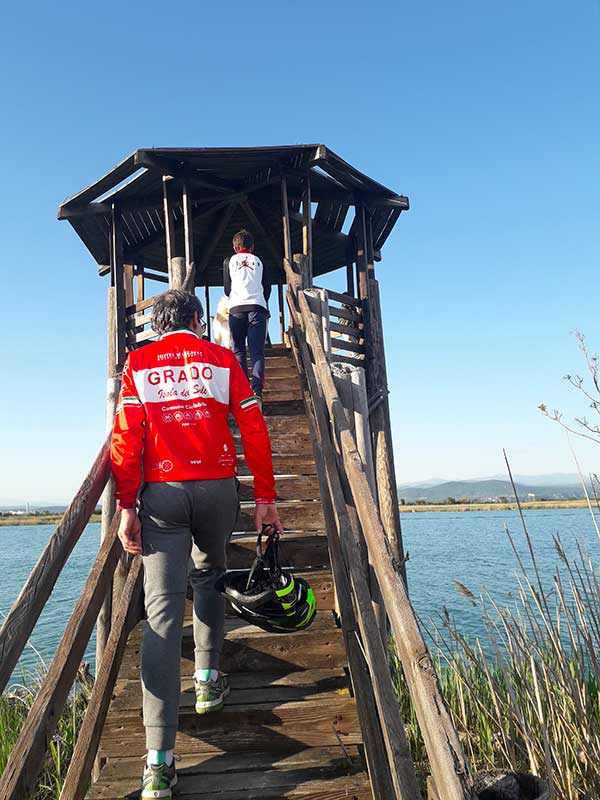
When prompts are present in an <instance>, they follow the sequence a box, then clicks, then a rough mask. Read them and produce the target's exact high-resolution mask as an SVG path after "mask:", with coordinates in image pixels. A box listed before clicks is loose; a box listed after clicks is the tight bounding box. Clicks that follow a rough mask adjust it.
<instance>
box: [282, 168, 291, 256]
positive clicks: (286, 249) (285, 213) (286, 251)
mask: <svg viewBox="0 0 600 800" xmlns="http://www.w3.org/2000/svg"><path fill="white" fill-rule="evenodd" d="M281 220H282V224H283V258H284V268H285V265H286V264H287V266H288V268H289V269H290V270H292V271H293V269H294V263H293V255H292V233H291V229H290V207H289V203H288V192H287V178H286V177H285V175H283V176H282V178H281Z"/></svg>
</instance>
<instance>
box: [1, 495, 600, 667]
mask: <svg viewBox="0 0 600 800" xmlns="http://www.w3.org/2000/svg"><path fill="white" fill-rule="evenodd" d="M526 520H527V524H528V527H529V531H530V533H531V536H532V539H533V541H534V546H535V550H536V555H537V558H538V564H539V566H540V569H541V572H542V575H543V576H544V577H545V578H546V579H548V580H550V578H551V576H552V573H553V570H554V569H555V567H556V563H557V560H558V559H557V556H556V553H555V550H554V544H553V541H552V536H553V535H555V534H560V536H561V539H562V542H563V546H564V548H565V550H566V551H567V553H572V554H574V553H575V547H576V542H577V540H579V541H580V542H582V543H584V544H585V545H586V546H587V548H588V549H589V551H590V553H591V554H592V556H593V558H594V560H595V561H598V560H600V541H599V540H598V537H597V535H596V532H595V529H594V527H593V524H592V521H591V518H590V515H589V512H588V511H587V510H585V509H558V510H548V511H539V510H535V511H528V512H527V514H526ZM505 525H507V526H508V527H509V529H510V531H511V533H512V534H513V535H514V538H515V539H516V543H517V546H518V548H519V550H520V552H521V553H522V554H523V558H524V560H525V561H526V563H529V557H528V553H527V549H526V545H525V540H524V536H523V533H522V530H521V525H520V521H519V518H518V514H517V512H513V511H498V512H495V511H483V512H443V513H441V512H440V513H435V512H423V513H404V514H403V515H402V526H403V535H404V541H405V547H406V549H407V550H408V551H409V553H410V560H409V562H408V574H409V586H410V593H411V598H412V601H413V604H414V606H415V608H416V610H417V612H418V613H419V614H420V615H421V616H422V617H423V618H425V619H426V618H428V617H429V616H430V615H432V614H434V613H435V612H436V611H439V610H441V609H442V607H443V606H446V608H448V610H449V611H450V613H451V614H452V616H453V617H454V618H455V620H456V621H457V623H458V626H459V628H460V629H461V631H462V632H463V633H466V634H469V635H480V634H481V633H482V627H481V623H480V618H479V612H478V610H477V609H476V608H474V607H473V606H472V605H471V603H469V602H468V601H467V600H466V599H465V598H463V597H462V596H461V595H459V594H458V593H457V591H456V589H455V587H454V584H453V583H452V581H453V580H457V581H460V582H461V583H463V584H465V585H466V586H467V587H468V588H469V589H470V590H471V591H472V592H473V593H474V594H475V595H477V594H478V593H479V592H480V591H481V589H482V587H483V586H485V587H487V588H488V589H489V590H490V591H491V593H492V594H493V595H494V597H495V598H496V599H497V600H498V601H499V602H500V604H502V603H505V604H509V603H510V598H509V597H507V593H508V592H510V591H512V590H514V589H515V586H516V582H515V579H514V572H515V569H516V563H515V559H514V555H513V553H512V551H511V548H510V544H509V542H508V538H507V536H506V534H505V531H504V526H505ZM99 529H100V526H99V525H89V526H88V527H87V529H86V531H85V532H84V534H83V536H82V537H81V540H80V541H79V543H78V545H77V547H76V548H75V550H74V552H73V554H72V555H71V558H70V559H69V561H68V562H67V566H66V567H65V569H64V571H63V574H62V575H61V578H60V579H59V582H58V583H57V586H56V588H55V590H54V592H53V595H52V598H51V601H50V602H49V603H48V605H47V607H46V609H45V611H44V613H43V615H42V616H41V618H40V620H39V622H38V625H37V626H36V628H35V630H34V633H33V636H32V639H31V641H32V644H33V645H34V646H35V648H36V649H37V650H38V651H39V653H40V656H41V657H42V658H43V659H44V661H46V662H47V663H49V661H50V660H51V658H52V655H53V653H54V650H55V648H56V645H57V644H58V641H59V640H60V637H61V635H62V633H63V631H64V629H65V625H66V623H67V621H68V618H69V615H70V613H71V611H72V609H73V606H74V604H75V602H76V600H77V597H78V596H79V592H80V591H81V588H82V586H83V583H84V581H85V579H86V576H87V574H88V572H89V570H90V567H91V565H92V563H93V560H94V558H95V555H96V552H97V549H98V540H99V535H100V530H99ZM52 530H53V526H51V525H38V526H9V527H0V541H1V542H2V547H1V548H0V574H1V575H2V576H3V579H2V581H1V582H0V611H1V612H2V613H4V614H5V613H6V612H7V611H8V610H9V608H10V606H11V604H12V603H13V601H14V600H15V598H16V596H17V594H18V592H19V590H20V588H21V586H22V585H23V582H24V581H25V579H26V577H27V575H28V574H29V572H30V570H31V568H32V566H33V565H34V564H35V561H36V560H37V558H38V556H39V554H40V553H41V551H42V549H43V547H44V545H45V544H46V542H47V540H48V537H49V536H50V534H51V533H52ZM284 553H285V550H284ZM93 653H94V643H93V641H92V642H91V643H90V645H89V646H88V652H87V653H86V656H85V658H86V660H88V661H91V662H92V664H93ZM39 663H40V660H39V657H38V656H37V655H36V654H35V653H34V652H33V650H31V649H30V648H27V649H26V651H25V652H24V654H23V657H22V659H21V662H20V666H22V667H24V668H25V669H27V670H31V669H35V667H36V666H38V665H39Z"/></svg>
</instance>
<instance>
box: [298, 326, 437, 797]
mask: <svg viewBox="0 0 600 800" xmlns="http://www.w3.org/2000/svg"><path fill="white" fill-rule="evenodd" d="M292 341H293V343H294V345H295V347H296V349H297V350H298V351H299V353H300V357H301V359H302V366H303V371H304V374H305V376H306V379H307V381H308V385H309V388H310V394H311V398H312V401H313V409H314V418H313V416H312V415H308V422H309V428H310V429H312V428H315V430H311V432H312V433H313V436H314V437H315V439H316V441H318V455H319V456H320V458H319V467H320V468H319V470H318V476H319V483H320V485H321V494H322V497H324V498H325V497H326V498H327V504H330V505H331V506H332V511H333V513H334V514H335V517H336V521H337V525H333V526H332V527H333V528H334V531H332V535H331V536H330V535H329V530H328V538H329V541H330V552H331V561H332V568H333V570H334V577H335V585H336V591H337V590H338V585H339V583H340V570H343V573H342V581H343V583H344V584H347V583H350V585H351V587H352V590H353V594H354V598H355V606H356V620H357V622H358V625H359V629H360V633H361V639H362V647H361V649H362V650H363V652H364V654H365V659H366V662H367V667H368V669H369V674H370V685H371V687H372V691H373V694H374V697H375V702H376V705H377V712H378V714H379V719H380V725H381V735H382V737H383V743H384V746H385V751H386V755H387V764H388V768H389V771H390V776H391V780H392V783H393V791H394V798H397V800H420V797H421V793H420V791H419V787H418V784H417V778H416V774H415V768H414V764H413V761H412V757H411V753H410V748H409V746H408V741H407V738H406V733H405V731H404V726H403V724H402V719H401V717H400V708H399V705H398V701H397V699H396V695H395V692H394V687H393V684H392V678H391V674H390V670H389V662H388V659H387V654H386V652H385V650H384V646H383V642H382V640H381V636H380V635H379V629H378V625H377V620H376V619H375V612H374V610H373V605H372V603H371V597H370V594H369V587H368V584H367V577H366V575H365V573H364V572H363V571H362V569H361V558H360V555H359V552H358V530H357V521H356V519H354V518H353V517H352V516H351V514H350V510H349V509H348V508H347V506H346V501H345V499H344V493H343V489H342V483H341V480H340V475H339V472H338V467H337V464H336V458H335V452H334V449H333V444H332V442H331V439H330V435H329V429H328V428H329V426H328V421H327V411H326V405H325V401H324V399H323V397H322V396H321V394H320V392H319V386H318V382H317V379H316V376H315V373H314V370H313V368H312V363H311V361H310V355H309V352H308V347H307V344H306V341H305V340H304V338H303V337H301V336H297V335H296V329H295V328H292ZM299 366H300V365H299ZM324 506H325V503H324ZM326 519H327V517H326ZM334 537H335V538H334ZM332 539H333V541H332ZM340 562H341V563H340ZM347 605H348V604H347ZM349 606H350V609H351V611H350V613H351V614H352V615H353V617H354V608H353V604H352V601H349ZM343 622H344V620H343ZM343 627H344V626H343ZM350 666H351V672H352V664H351V665H350ZM353 678H354V675H353ZM361 690H363V691H364V686H363V687H361ZM378 744H379V749H380V750H381V740H380V741H379V742H378ZM365 745H366V746H367V745H368V743H367V741H365ZM369 756H371V759H370V758H369ZM381 756H382V754H381V753H375V754H369V753H367V760H368V762H369V765H370V764H371V762H372V761H373V760H375V758H376V757H379V758H381ZM373 788H374V790H375V789H376V787H375V786H374V787H373ZM390 800H391V798H390Z"/></svg>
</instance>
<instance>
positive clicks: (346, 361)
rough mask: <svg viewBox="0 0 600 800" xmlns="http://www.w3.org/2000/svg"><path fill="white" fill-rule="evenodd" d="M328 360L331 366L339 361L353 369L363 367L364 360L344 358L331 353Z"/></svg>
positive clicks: (339, 354) (338, 354) (350, 357)
mask: <svg viewBox="0 0 600 800" xmlns="http://www.w3.org/2000/svg"><path fill="white" fill-rule="evenodd" d="M330 360H331V363H332V364H335V362H336V361H341V362H342V363H343V364H350V365H351V366H353V367H364V366H365V359H364V358H352V356H344V355H342V354H341V353H332V354H331V358H330Z"/></svg>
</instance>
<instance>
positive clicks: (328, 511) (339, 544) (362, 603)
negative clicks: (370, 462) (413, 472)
mask: <svg viewBox="0 0 600 800" xmlns="http://www.w3.org/2000/svg"><path fill="white" fill-rule="evenodd" d="M285 267H286V273H287V278H288V306H289V310H290V321H291V336H290V338H291V340H292V344H293V350H294V353H295V355H296V358H297V361H298V366H299V368H300V369H301V371H302V373H303V374H304V376H305V379H306V382H307V387H308V395H309V398H310V403H309V405H310V406H312V416H311V415H310V414H309V419H311V420H312V428H313V437H314V441H315V445H316V446H315V455H316V458H317V462H318V463H317V465H318V474H319V480H320V484H321V496H322V500H323V507H324V513H325V519H326V523H327V534H328V539H329V543H330V550H331V555H332V567H333V571H334V577H335V583H336V591H337V596H338V604H339V609H340V616H341V621H342V629H343V630H344V635H345V638H346V644H347V647H348V656H349V664H350V669H351V674H352V680H353V681H354V683H355V688H356V692H355V694H356V698H357V704H358V709H359V714H360V715H361V723H362V729H363V733H364V736H365V749H366V754H367V759H368V763H369V770H370V774H371V778H372V781H373V789H374V795H375V796H376V797H386V798H387V797H394V798H397V799H398V800H409V799H410V800H414V799H415V798H418V797H420V794H419V792H418V788H417V785H416V779H415V773H414V767H413V764H412V761H411V760H410V754H409V753H408V746H407V743H406V736H405V733H404V729H403V726H402V721H401V718H400V713H399V708H398V703H397V701H396V698H395V694H394V689H393V685H392V679H391V675H390V668H389V662H388V657H387V652H386V647H385V645H384V642H383V641H382V638H381V635H380V626H379V625H378V623H377V621H376V617H375V612H374V607H373V604H372V600H373V596H372V588H373V587H372V586H371V587H370V586H369V582H368V573H369V569H368V565H369V564H371V565H372V570H373V572H374V575H375V577H376V582H377V585H378V587H379V590H380V592H381V597H382V600H383V604H384V607H385V612H386V614H387V617H388V618H389V622H390V626H391V631H392V633H393V636H394V641H395V646H396V649H397V652H398V655H399V658H400V661H401V664H402V668H403V672H404V675H405V678H406V682H407V684H408V687H409V690H410V693H411V697H412V702H413V705H414V708H415V712H416V715H417V719H418V722H419V727H420V729H421V733H422V735H423V739H424V741H425V745H426V749H427V754H428V758H429V763H430V767H431V773H432V776H433V779H434V782H435V785H436V787H438V791H440V796H442V797H443V798H444V800H467V799H468V800H472V798H474V793H473V780H472V776H471V773H470V770H469V766H468V763H467V761H466V758H465V755H464V753H463V751H462V747H461V744H460V741H459V738H458V735H457V733H456V730H455V728H454V726H453V724H452V721H451V718H450V715H449V712H448V709H447V707H446V704H445V701H444V699H443V697H442V694H441V691H440V687H439V683H438V680H437V676H436V672H435V669H434V665H433V662H432V659H431V656H430V654H429V651H428V649H427V646H426V644H425V641H424V639H423V636H422V634H421V631H420V629H419V626H418V624H417V620H416V617H415V614H414V611H413V609H412V606H411V604H410V600H409V598H408V594H407V591H406V586H405V583H404V580H403V577H402V564H400V563H399V562H398V559H397V558H396V556H395V555H394V552H393V549H392V546H391V545H390V542H389V540H388V538H387V537H386V534H385V530H384V527H383V524H382V521H381V517H380V511H379V508H378V504H377V501H376V497H375V492H374V489H373V484H372V483H370V481H369V478H368V472H367V469H366V465H365V463H364V461H363V458H361V454H360V452H359V449H358V447H357V441H356V436H355V434H353V433H352V430H351V427H350V424H349V421H348V417H347V413H346V410H345V408H344V404H343V402H342V400H341V398H340V394H339V392H338V390H337V388H336V384H335V381H334V378H333V374H332V371H331V364H330V358H331V355H330V354H328V353H327V352H326V348H327V345H325V346H324V341H326V333H327V324H326V320H325V321H324V315H323V313H321V310H322V308H323V307H324V305H328V303H327V302H326V300H325V299H324V298H323V296H322V294H321V295H319V296H320V300H321V302H320V304H319V303H315V301H314V296H315V295H314V290H313V292H312V297H313V300H312V302H309V297H310V294H309V292H305V290H304V289H303V287H302V283H301V278H300V276H299V275H298V274H296V273H295V272H294V271H293V269H292V268H291V266H290V262H289V260H286V264H285ZM307 295H308V296H307ZM329 296H330V297H331V293H330V295H329ZM339 297H343V296H341V295H337V298H339ZM345 299H346V298H345V297H344V301H345ZM340 302H341V301H340ZM311 306H312V307H311ZM359 330H360V329H359ZM328 355H329V358H328ZM359 633H360V643H359V646H358V649H357V646H356V643H357V642H356V641H355V640H357V639H358V635H359ZM386 644H387V643H386ZM365 667H366V669H367V670H368V678H369V680H368V681H366V680H365V675H364V671H365ZM369 693H370V695H371V698H372V702H370V697H369ZM374 708H375V709H376V714H375V713H374ZM386 782H387V785H386ZM390 782H391V786H392V789H391V791H390V788H389V783H390Z"/></svg>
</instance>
